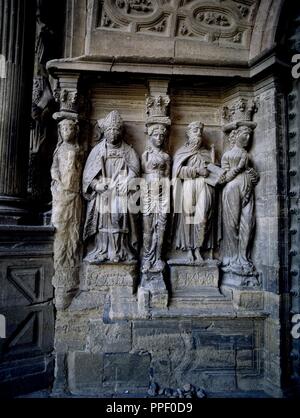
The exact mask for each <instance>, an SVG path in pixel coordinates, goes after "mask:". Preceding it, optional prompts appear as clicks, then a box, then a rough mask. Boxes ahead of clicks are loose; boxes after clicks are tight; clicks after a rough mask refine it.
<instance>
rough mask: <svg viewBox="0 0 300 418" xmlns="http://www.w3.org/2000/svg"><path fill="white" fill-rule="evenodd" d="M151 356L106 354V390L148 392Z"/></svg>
mask: <svg viewBox="0 0 300 418" xmlns="http://www.w3.org/2000/svg"><path fill="white" fill-rule="evenodd" d="M150 361H151V359H150V355H149V354H143V355H139V354H105V355H104V374H103V385H104V387H105V388H106V389H109V390H112V389H113V390H114V391H115V392H118V390H128V391H130V390H139V391H147V389H148V386H149V381H150Z"/></svg>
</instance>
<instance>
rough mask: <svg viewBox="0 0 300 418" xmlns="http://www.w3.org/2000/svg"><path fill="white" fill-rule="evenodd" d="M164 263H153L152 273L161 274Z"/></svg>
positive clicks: (160, 261) (159, 261)
mask: <svg viewBox="0 0 300 418" xmlns="http://www.w3.org/2000/svg"><path fill="white" fill-rule="evenodd" d="M165 265H166V264H165V262H164V261H162V260H157V261H156V262H155V263H154V266H153V268H152V271H157V272H161V271H163V270H164V268H165Z"/></svg>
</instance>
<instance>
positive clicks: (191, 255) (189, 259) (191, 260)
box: [187, 250, 194, 263]
mask: <svg viewBox="0 0 300 418" xmlns="http://www.w3.org/2000/svg"><path fill="white" fill-rule="evenodd" d="M187 259H188V261H189V262H190V263H193V262H194V254H193V251H192V250H188V253H187Z"/></svg>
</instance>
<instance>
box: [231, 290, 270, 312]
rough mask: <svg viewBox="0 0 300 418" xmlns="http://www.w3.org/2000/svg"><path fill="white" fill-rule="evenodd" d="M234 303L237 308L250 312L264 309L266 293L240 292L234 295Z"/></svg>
mask: <svg viewBox="0 0 300 418" xmlns="http://www.w3.org/2000/svg"><path fill="white" fill-rule="evenodd" d="M233 303H234V305H235V306H236V308H237V309H238V308H241V309H247V310H249V311H256V310H263V309H264V293H263V292H262V291H255V290H249V291H246V290H245V291H240V290H237V291H235V292H234V293H233Z"/></svg>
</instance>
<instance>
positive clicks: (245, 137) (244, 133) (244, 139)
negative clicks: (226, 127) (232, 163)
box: [233, 126, 252, 148]
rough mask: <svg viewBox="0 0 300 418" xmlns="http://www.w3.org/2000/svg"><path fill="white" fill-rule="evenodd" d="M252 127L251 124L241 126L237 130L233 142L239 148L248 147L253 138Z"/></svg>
mask: <svg viewBox="0 0 300 418" xmlns="http://www.w3.org/2000/svg"><path fill="white" fill-rule="evenodd" d="M251 134H252V129H251V128H250V127H249V126H240V127H239V128H238V129H236V130H235V133H234V134H233V135H234V137H233V138H234V139H233V143H234V144H235V145H236V146H237V147H239V148H247V147H248V145H249V141H250V138H251Z"/></svg>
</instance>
